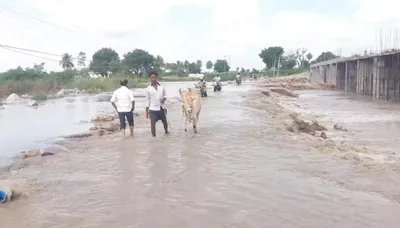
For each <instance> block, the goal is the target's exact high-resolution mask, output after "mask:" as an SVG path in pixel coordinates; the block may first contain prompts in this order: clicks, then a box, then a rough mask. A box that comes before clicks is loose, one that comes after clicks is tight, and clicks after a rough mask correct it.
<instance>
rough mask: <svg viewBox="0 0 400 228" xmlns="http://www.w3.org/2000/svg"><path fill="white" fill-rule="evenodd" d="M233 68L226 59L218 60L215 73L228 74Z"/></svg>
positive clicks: (215, 64)
mask: <svg viewBox="0 0 400 228" xmlns="http://www.w3.org/2000/svg"><path fill="white" fill-rule="evenodd" d="M230 68H231V67H230V66H229V64H228V62H227V61H226V60H225V59H218V60H217V61H215V63H214V71H215V72H218V73H222V72H228V71H229V69H230Z"/></svg>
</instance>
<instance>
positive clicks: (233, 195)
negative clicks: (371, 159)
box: [0, 85, 400, 228]
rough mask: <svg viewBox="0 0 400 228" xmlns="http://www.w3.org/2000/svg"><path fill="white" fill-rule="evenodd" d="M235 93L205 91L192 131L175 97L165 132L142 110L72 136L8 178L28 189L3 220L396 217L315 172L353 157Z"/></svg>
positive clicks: (194, 223) (382, 200) (255, 222)
mask: <svg viewBox="0 0 400 228" xmlns="http://www.w3.org/2000/svg"><path fill="white" fill-rule="evenodd" d="M246 88H250V87H249V86H246V85H243V86H242V87H240V90H241V91H243V92H244V91H245V90H246ZM241 95H242V93H241V92H238V91H236V90H235V87H234V86H230V87H225V89H224V88H223V92H222V93H212V92H211V93H210V97H209V98H208V99H205V100H204V103H203V108H202V113H201V116H200V121H199V126H198V128H199V134H198V135H193V134H192V131H189V133H187V134H185V133H184V131H183V128H182V125H181V123H180V120H181V116H180V110H179V104H175V105H173V107H172V108H171V110H170V112H169V119H170V121H171V124H172V129H171V135H169V136H164V135H162V134H161V133H162V125H161V124H158V126H157V127H158V136H157V138H156V139H152V138H151V137H150V132H149V126H148V123H147V122H146V121H144V120H141V122H140V121H138V122H140V124H139V123H138V126H137V131H136V137H135V139H128V140H120V138H119V134H115V135H113V136H109V137H104V138H90V139H85V140H81V141H71V142H69V143H67V144H66V146H67V147H69V148H71V152H70V153H64V154H58V155H57V156H53V157H46V158H45V159H37V160H34V161H31V163H30V164H29V165H28V166H27V167H25V168H24V169H23V170H20V171H18V172H17V173H14V175H13V178H14V179H18V178H21V179H26V180H29V182H30V183H32V185H33V186H34V187H35V189H36V191H35V192H32V193H31V197H30V198H29V199H27V200H19V201H15V202H14V203H11V204H7V205H2V206H0V220H1V224H2V227H18V228H22V227H30V228H36V227H56V228H58V227H151V228H153V227H241V228H242V227H274V228H275V227H284V228H291V227H296V228H297V227H305V228H306V227H307V228H309V227H318V228H320V227H329V228H334V227H352V228H353V227H354V228H356V227H360V228H366V227H385V228H391V227H398V224H399V222H400V217H399V216H398V215H399V214H400V205H399V204H398V203H396V202H395V201H392V200H390V199H388V198H387V197H384V196H383V195H381V194H378V193H376V192H372V191H369V190H368V188H365V189H362V188H360V189H356V188H345V187H343V186H341V185H339V184H338V183H337V182H335V181H332V180H331V179H326V178H321V174H322V173H323V174H325V175H331V176H335V179H336V180H339V179H341V180H342V181H343V182H346V181H348V180H349V181H353V179H349V178H348V176H349V174H350V173H352V172H353V171H354V169H355V168H354V164H353V163H352V162H347V161H343V160H342V159H340V158H338V157H335V156H331V155H329V154H321V153H318V152H317V151H315V149H312V148H311V147H310V146H309V145H307V144H304V143H302V142H301V141H299V140H298V138H296V137H289V136H288V135H287V133H286V132H285V133H283V132H280V131H279V130H278V129H277V127H276V126H275V125H276V123H275V122H273V121H275V120H272V119H269V118H266V117H265V116H264V114H263V112H262V110H258V109H252V108H249V107H246V106H244V105H240V103H241V101H242V99H243V98H242V97H241ZM265 132H268V134H265ZM360 178H361V179H362V177H360ZM373 180H374V179H372V181H373ZM369 181H371V180H369ZM384 184H385V183H381V182H377V183H375V185H382V186H383V185H384Z"/></svg>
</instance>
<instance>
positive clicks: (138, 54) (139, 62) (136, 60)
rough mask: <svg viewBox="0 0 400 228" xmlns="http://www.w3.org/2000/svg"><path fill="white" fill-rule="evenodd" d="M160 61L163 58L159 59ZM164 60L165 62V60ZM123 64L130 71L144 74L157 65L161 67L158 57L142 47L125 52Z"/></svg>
mask: <svg viewBox="0 0 400 228" xmlns="http://www.w3.org/2000/svg"><path fill="white" fill-rule="evenodd" d="M159 61H161V59H159ZM162 61H163V62H164V60H162ZM159 64H161V63H159ZM122 65H123V66H124V68H125V69H127V70H128V71H129V72H130V73H133V74H135V75H142V74H145V73H147V72H149V71H151V70H154V68H156V67H161V66H157V63H156V59H155V58H154V56H153V55H151V54H150V53H148V52H147V51H145V50H142V49H135V50H133V51H131V52H128V53H126V54H124V59H123V60H122Z"/></svg>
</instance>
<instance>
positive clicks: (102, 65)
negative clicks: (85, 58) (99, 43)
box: [89, 48, 120, 77]
mask: <svg viewBox="0 0 400 228" xmlns="http://www.w3.org/2000/svg"><path fill="white" fill-rule="evenodd" d="M119 63H120V59H119V55H118V53H117V52H116V51H115V50H113V49H111V48H102V49H100V50H98V51H96V52H95V53H94V54H93V56H92V61H91V62H90V65H89V69H90V70H91V71H93V72H94V73H96V74H100V75H101V76H102V77H107V76H109V75H110V74H112V73H115V72H116V71H117V69H119ZM117 66H118V67H117Z"/></svg>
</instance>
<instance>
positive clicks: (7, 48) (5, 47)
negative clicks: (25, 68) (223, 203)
mask: <svg viewBox="0 0 400 228" xmlns="http://www.w3.org/2000/svg"><path fill="white" fill-rule="evenodd" d="M0 47H1V48H4V49H6V50H9V51H13V52H17V53H20V54H24V55H28V56H32V57H36V58H41V59H46V60H49V61H54V62H59V60H56V59H51V58H47V57H43V56H37V55H32V54H29V53H25V52H23V51H19V50H15V49H12V48H9V47H7V46H4V45H0Z"/></svg>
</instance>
